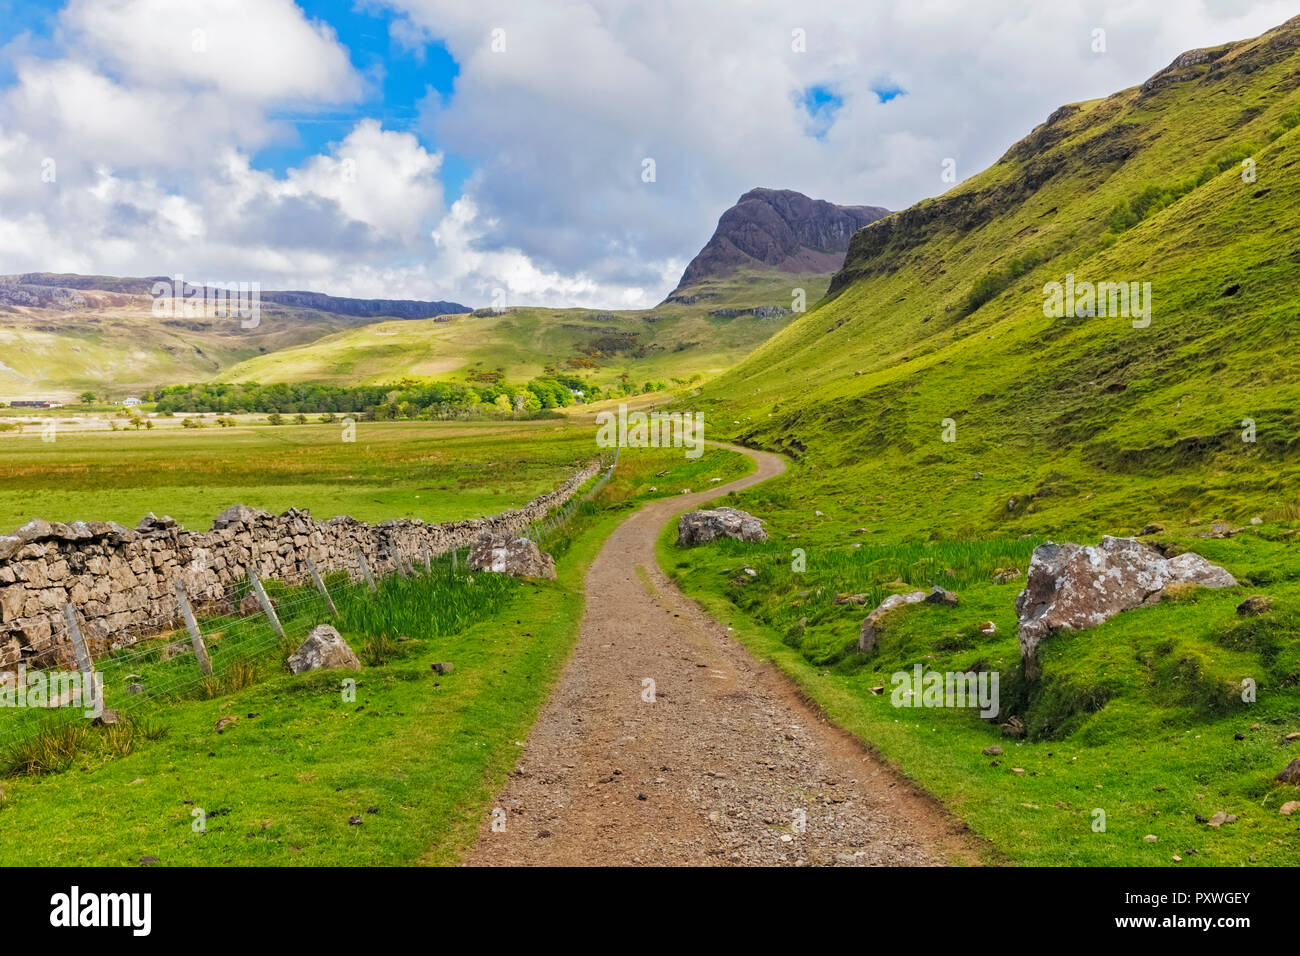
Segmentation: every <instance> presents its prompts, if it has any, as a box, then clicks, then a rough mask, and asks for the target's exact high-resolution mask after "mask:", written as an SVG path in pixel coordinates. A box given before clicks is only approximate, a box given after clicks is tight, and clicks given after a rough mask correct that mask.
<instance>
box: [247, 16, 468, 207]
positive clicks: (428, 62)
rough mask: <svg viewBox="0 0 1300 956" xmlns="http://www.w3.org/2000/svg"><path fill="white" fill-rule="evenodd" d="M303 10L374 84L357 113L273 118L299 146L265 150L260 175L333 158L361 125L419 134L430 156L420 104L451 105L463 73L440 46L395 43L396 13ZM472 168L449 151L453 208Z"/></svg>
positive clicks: (447, 175)
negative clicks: (434, 100) (431, 97)
mask: <svg viewBox="0 0 1300 956" xmlns="http://www.w3.org/2000/svg"><path fill="white" fill-rule="evenodd" d="M298 6H299V7H301V8H302V10H303V12H304V13H306V14H307V16H308V17H309V18H311V19H313V20H322V21H324V22H326V23H328V24H329V25H330V26H331V27H333V28H334V30H335V32H336V33H337V34H338V38H339V42H341V43H342V44H343V45H344V46H346V47H347V49H348V51H349V53H350V55H351V59H352V65H353V67H355V68H356V70H357V72H358V73H360V74H362V75H363V76H365V77H366V78H367V80H369V83H368V87H367V91H366V93H367V95H366V97H365V99H363V100H362V101H360V102H358V103H356V104H354V105H353V106H352V107H351V108H350V109H347V110H340V111H332V112H328V113H317V114H290V113H283V114H278V115H277V114H273V116H274V117H275V118H276V119H280V120H283V121H287V122H291V123H292V124H293V125H294V126H295V127H296V129H297V139H296V142H289V143H283V144H280V145H277V146H275V147H271V148H268V149H263V150H260V151H259V152H258V153H256V154H255V155H254V156H253V165H254V166H255V167H256V168H259V169H267V170H272V171H274V172H276V173H278V174H283V173H284V171H285V170H286V169H288V168H289V167H292V166H296V165H298V164H299V163H301V162H302V161H303V160H304V159H306V158H307V157H309V156H312V155H315V154H317V153H323V152H325V151H326V148H327V146H328V145H329V144H330V143H336V142H338V141H340V140H341V139H343V137H345V136H346V135H347V134H348V132H349V131H351V129H352V127H353V126H355V125H356V122H357V120H359V119H361V118H362V117H366V116H369V117H374V118H376V119H378V120H380V122H382V123H383V125H384V128H385V129H391V130H397V131H398V132H409V133H414V134H415V135H416V136H417V137H419V138H420V139H421V141H422V142H423V143H424V145H425V146H426V147H428V148H430V149H439V148H440V147H439V146H438V144H437V143H431V142H428V141H427V139H426V137H424V136H422V135H421V132H420V129H419V123H418V120H419V108H420V101H421V100H423V99H424V98H425V96H427V95H428V93H429V91H430V90H432V91H434V92H436V93H438V94H439V95H441V96H443V97H445V98H447V99H450V98H451V96H452V93H453V92H454V87H455V82H456V77H457V75H458V74H459V73H460V67H459V66H458V65H457V63H456V61H455V59H453V58H452V55H451V54H450V53H448V52H447V48H446V46H445V45H443V44H442V43H439V42H431V43H427V44H425V45H423V46H420V47H419V48H418V49H410V48H407V47H406V46H404V45H403V44H402V43H400V42H398V41H396V40H394V39H393V36H392V33H391V31H390V29H389V27H390V25H391V24H392V22H393V18H392V15H391V13H390V11H388V10H386V9H382V8H379V7H376V6H373V5H371V4H367V3H364V2H361V3H357V2H354V0H298ZM469 173H470V168H469V166H468V164H467V163H466V162H465V161H464V160H463V159H461V158H460V157H459V156H457V155H456V154H454V153H451V152H447V151H444V157H443V165H442V172H441V177H442V180H443V185H444V187H445V189H446V191H447V200H448V201H449V202H450V201H453V200H455V199H457V198H459V196H460V195H461V191H462V189H463V188H464V184H465V180H466V179H467V178H468V177H469Z"/></svg>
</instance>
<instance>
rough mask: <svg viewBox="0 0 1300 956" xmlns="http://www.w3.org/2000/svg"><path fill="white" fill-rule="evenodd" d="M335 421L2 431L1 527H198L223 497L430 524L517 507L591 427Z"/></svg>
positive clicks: (585, 447) (573, 453)
mask: <svg viewBox="0 0 1300 956" xmlns="http://www.w3.org/2000/svg"><path fill="white" fill-rule="evenodd" d="M341 435H342V432H341V429H340V426H339V425H324V424H313V425H284V426H281V427H278V428H272V427H269V426H267V427H236V428H229V429H217V428H208V429H196V430H189V429H186V430H181V429H167V430H163V429H155V430H154V431H140V432H136V431H131V432H113V433H103V432H73V431H65V432H60V433H59V434H58V438H57V440H56V441H54V442H43V441H42V440H41V438H40V435H39V434H38V433H37V432H36V431H32V432H31V433H29V434H26V435H12V434H5V435H0V530H2V531H4V532H8V531H9V530H11V529H12V528H15V527H17V526H19V525H21V524H23V523H24V522H26V521H28V520H29V519H31V518H33V517H39V518H43V519H45V520H47V521H74V520H100V521H109V520H111V521H118V522H120V523H122V524H125V525H127V526H128V527H134V526H135V524H136V522H138V521H139V520H140V518H141V517H142V516H144V515H145V514H146V513H148V512H150V511H152V512H154V513H156V514H170V515H171V516H172V517H173V518H175V519H176V520H178V521H179V522H181V524H183V525H185V526H186V527H187V528H189V529H191V530H207V528H208V527H209V526H210V525H211V522H212V519H213V518H214V517H216V516H217V514H219V513H220V512H221V511H222V510H224V509H225V508H226V507H228V506H230V505H232V504H246V505H250V506H252V507H257V508H263V509H265V510H267V511H272V512H277V513H278V512H281V511H284V510H285V509H287V508H290V507H295V508H307V509H310V510H311V512H312V513H313V514H314V515H315V516H316V517H317V518H321V519H324V518H330V517H333V516H334V515H339V514H350V515H352V516H353V517H354V518H358V519H360V520H363V521H371V522H376V521H384V520H388V519H390V518H402V517H411V518H420V519H423V520H425V521H431V522H438V521H448V520H458V519H463V518H474V517H482V516H484V515H489V514H495V513H497V512H500V511H505V510H507V509H510V508H517V507H519V506H521V505H523V504H525V503H526V502H528V501H529V500H531V499H532V498H534V497H536V496H537V495H539V494H543V493H544V492H547V491H550V490H552V489H554V488H555V487H556V486H557V485H559V484H560V483H561V482H562V481H564V480H565V479H566V478H567V477H569V476H570V475H571V474H572V473H573V472H574V471H576V470H577V469H578V468H580V467H581V466H582V465H584V464H586V463H587V462H589V461H591V460H592V459H593V458H595V457H596V456H597V455H598V454H599V452H600V449H599V448H597V447H596V445H595V439H594V429H586V428H575V427H571V426H570V425H569V423H567V422H565V421H559V422H520V423H513V424H509V425H479V424H472V423H454V422H370V423H368V422H360V423H358V424H357V426H356V441H355V442H352V443H348V442H343V441H342V440H341Z"/></svg>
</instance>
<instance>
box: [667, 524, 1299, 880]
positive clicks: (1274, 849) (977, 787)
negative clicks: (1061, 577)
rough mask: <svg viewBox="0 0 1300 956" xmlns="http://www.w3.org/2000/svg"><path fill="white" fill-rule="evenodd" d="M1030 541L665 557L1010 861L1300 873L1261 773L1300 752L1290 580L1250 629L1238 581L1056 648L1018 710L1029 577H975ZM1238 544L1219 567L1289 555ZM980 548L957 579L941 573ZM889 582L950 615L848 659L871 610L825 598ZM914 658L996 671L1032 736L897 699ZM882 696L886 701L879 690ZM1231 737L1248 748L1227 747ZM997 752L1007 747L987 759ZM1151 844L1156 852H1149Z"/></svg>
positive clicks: (892, 621)
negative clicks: (929, 591) (936, 601)
mask: <svg viewBox="0 0 1300 956" xmlns="http://www.w3.org/2000/svg"><path fill="white" fill-rule="evenodd" d="M794 543H798V542H794ZM1030 544H1031V543H1024V544H1019V543H1016V544H1012V543H1010V542H1002V543H998V542H989V543H987V545H986V546H984V545H981V546H976V547H975V548H971V547H970V546H968V545H965V544H962V545H957V546H949V545H947V544H941V545H937V546H935V547H934V548H933V549H930V548H918V547H917V546H904V547H900V548H899V549H898V551H897V553H895V554H893V555H890V554H889V553H888V551H887V549H883V550H873V551H871V552H868V553H864V554H858V553H848V552H843V551H838V552H837V551H831V550H830V549H829V548H826V547H818V546H817V545H816V543H815V542H809V541H805V542H802V546H803V547H805V548H806V549H807V555H808V570H807V572H806V573H804V574H802V575H797V574H791V572H790V570H789V565H790V561H791V558H790V550H791V548H790V546H789V545H787V544H784V543H783V544H780V545H776V544H769V545H767V546H757V547H755V546H743V545H740V544H737V543H731V542H724V543H722V544H720V545H717V546H708V547H704V548H696V549H692V550H690V551H684V550H682V549H679V548H677V546H676V544H675V529H674V528H670V529H668V530H667V531H666V532H665V534H664V535H663V537H662V538H661V539H660V541H659V543H658V553H659V557H660V563H661V565H662V566H663V567H664V568H665V570H666V571H668V572H669V573H670V574H672V575H674V576H675V577H676V579H677V580H678V583H679V584H680V585H681V586H682V587H683V588H684V589H685V590H686V592H687V593H688V594H690V595H691V596H692V597H694V598H696V599H697V600H699V601H700V603H701V604H702V605H703V606H704V607H705V608H706V609H707V610H709V611H710V612H711V613H712V614H713V615H714V616H715V617H717V619H718V620H720V621H722V622H724V623H726V624H728V625H729V626H731V627H732V628H734V632H735V634H736V635H737V636H738V637H739V639H740V640H741V641H742V642H744V643H745V645H746V646H747V647H749V649H750V650H751V651H753V652H754V653H755V654H757V655H758V656H759V657H761V658H765V659H769V660H771V661H773V662H774V663H775V664H776V665H777V666H779V667H780V668H781V670H783V671H784V672H785V673H786V674H788V675H789V676H790V677H791V678H792V679H793V680H794V681H795V682H797V683H798V684H799V685H800V686H801V687H802V688H803V690H804V691H805V692H806V693H807V694H808V695H809V696H810V697H811V698H812V700H814V701H815V702H816V703H817V705H818V706H820V707H821V708H823V709H824V710H825V712H826V713H827V714H828V716H829V717H830V718H831V719H832V720H834V721H835V722H836V723H838V724H840V725H841V726H843V727H845V728H846V729H847V730H849V731H850V732H851V733H853V734H855V735H857V736H858V737H860V738H861V739H863V740H864V741H866V742H867V743H869V744H870V745H871V746H872V747H873V748H874V749H876V750H877V751H878V752H880V753H881V754H882V755H883V756H884V757H885V758H886V759H888V760H889V761H890V762H891V763H893V764H894V765H895V766H897V767H898V768H899V769H900V770H901V771H902V772H903V773H904V774H905V775H906V776H908V777H909V778H911V779H913V780H915V781H917V782H918V783H920V784H921V785H922V786H923V787H924V788H926V789H927V790H929V791H930V792H931V793H933V794H935V795H936V796H937V797H939V798H940V800H942V801H943V803H944V805H945V806H947V807H948V808H949V809H951V810H952V811H953V812H954V813H956V814H957V815H958V816H960V817H961V818H962V819H963V820H965V821H966V822H967V823H969V824H970V826H971V827H972V828H973V829H974V830H975V831H976V832H977V833H979V834H980V835H981V836H983V837H985V838H987V839H988V840H989V841H990V843H991V844H992V845H993V846H994V847H995V848H996V849H997V851H998V852H999V853H1000V854H1002V855H1003V856H1004V857H1005V858H1006V859H1007V860H1008V861H1010V862H1013V863H1017V864H1022V865H1091V866H1100V865H1107V866H1113V865H1118V866H1164V865H1171V866H1172V865H1184V866H1187V865H1206V866H1238V865H1254V864H1259V865H1278V866H1295V865H1297V864H1300V839H1298V838H1300V822H1297V821H1296V819H1295V817H1286V816H1281V815H1280V814H1279V813H1278V808H1279V807H1280V806H1281V805H1282V803H1284V802H1286V801H1287V800H1294V799H1298V798H1300V788H1296V787H1280V786H1276V785H1275V784H1274V783H1273V780H1272V778H1273V776H1274V775H1275V774H1276V773H1277V772H1278V771H1279V770H1280V769H1281V768H1282V767H1284V766H1285V765H1286V764H1287V763H1288V762H1289V761H1290V760H1291V759H1292V758H1293V757H1295V756H1296V755H1297V753H1298V752H1297V750H1296V745H1294V744H1291V745H1288V744H1287V743H1286V742H1285V740H1284V737H1285V735H1286V734H1287V733H1289V732H1292V731H1295V730H1297V729H1300V702H1298V701H1297V697H1296V694H1295V684H1296V682H1297V680H1298V679H1300V619H1298V616H1297V613H1296V612H1297V609H1300V580H1296V579H1294V578H1292V579H1288V580H1287V581H1285V583H1280V582H1275V583H1274V585H1273V586H1272V587H1271V588H1270V589H1269V593H1270V594H1273V595H1274V597H1275V600H1276V601H1277V606H1276V607H1275V609H1274V611H1273V612H1271V613H1270V614H1269V615H1267V616H1265V617H1261V618H1253V619H1239V618H1238V617H1237V616H1236V614H1235V612H1234V607H1235V605H1236V604H1237V603H1238V602H1239V601H1240V600H1241V599H1242V597H1243V595H1244V594H1246V593H1247V592H1248V590H1249V589H1247V588H1239V589H1234V590H1233V591H1231V592H1211V591H1201V592H1196V593H1195V594H1194V595H1193V596H1192V597H1191V598H1190V599H1187V600H1181V601H1177V602H1167V603H1163V604H1160V605H1158V606H1155V607H1151V608H1144V609H1141V610H1138V611H1132V612H1128V613H1126V614H1121V615H1120V616H1118V617H1116V618H1114V619H1113V620H1111V621H1110V622H1107V623H1106V624H1104V625H1102V626H1101V627H1098V628H1096V629H1094V630H1091V631H1087V632H1082V633H1079V634H1074V635H1070V636H1068V637H1066V638H1061V639H1057V640H1053V641H1049V642H1048V643H1047V644H1046V645H1045V651H1046V653H1045V656H1044V659H1043V666H1044V672H1045V675H1046V676H1045V682H1044V686H1043V688H1042V689H1041V691H1040V692H1039V693H1038V694H1037V695H1036V696H1035V698H1034V700H1033V702H1032V703H1031V704H1029V705H1028V706H1027V707H1026V706H1025V701H1024V700H1023V698H1020V699H1018V695H1021V694H1023V687H1022V686H1020V685H1019V680H1020V678H1019V674H1018V667H1019V653H1018V648H1017V644H1016V637H1015V623H1016V617H1015V613H1014V610H1013V608H1012V602H1013V600H1014V597H1015V594H1016V593H1017V591H1018V590H1019V589H1020V587H1021V586H1023V577H1022V578H1021V579H1020V582H1019V583H1011V584H995V583H993V582H992V580H991V575H989V576H985V574H984V571H986V570H989V565H991V564H996V563H998V562H1000V561H1003V560H1005V559H1006V558H1012V559H1013V560H1014V559H1015V558H1017V557H1018V556H1023V555H1027V553H1028V548H1029V547H1030ZM1236 545H1237V542H1235V541H1234V542H1231V543H1229V545H1228V546H1227V547H1223V548H1221V549H1220V550H1221V551H1223V552H1224V553H1233V552H1235V554H1236V558H1237V559H1236V560H1228V561H1227V563H1228V566H1229V567H1232V568H1234V569H1235V570H1237V571H1238V572H1241V571H1242V570H1243V567H1244V568H1245V569H1247V570H1249V569H1250V568H1251V567H1252V566H1253V564H1254V562H1259V565H1258V566H1260V567H1263V566H1266V565H1267V563H1268V562H1270V561H1274V560H1276V558H1277V556H1278V554H1279V553H1280V550H1281V549H1280V548H1279V547H1278V546H1277V545H1276V544H1270V543H1268V542H1264V541H1262V540H1260V541H1252V542H1249V545H1248V548H1244V547H1243V548H1238V547H1236ZM972 550H973V551H974V552H975V553H974V554H973V555H972V557H973V558H974V560H973V561H972V562H971V563H970V564H969V565H967V569H968V570H967V571H964V572H962V573H960V574H958V575H956V576H952V575H945V574H944V573H943V571H944V570H945V565H947V564H958V563H959V561H960V558H961V557H962V556H963V555H966V554H970V553H971V551H972ZM929 551H933V554H932V555H931V554H927V553H926V552H929ZM1017 552H1019V555H1017ZM1242 552H1245V553H1244V554H1243V553H1242ZM918 555H919V557H918ZM931 557H934V558H939V559H940V560H938V561H937V562H931V560H930V558H931ZM1216 557H1219V555H1216ZM742 565H743V566H747V567H751V568H754V569H755V570H757V571H758V572H759V574H758V576H757V577H756V578H754V579H753V582H752V583H749V584H745V585H731V584H729V582H730V581H732V580H735V579H737V578H738V577H742V576H740V575H738V574H737V572H738V570H739V568H740V567H741V566H742ZM1021 567H1023V564H1022V565H1021ZM927 568H933V569H934V570H932V571H927ZM974 569H978V571H975V570H974ZM900 573H901V575H902V577H903V578H904V579H905V581H906V583H907V584H908V585H909V586H916V587H924V586H927V585H929V584H934V583H938V584H943V585H945V586H947V587H949V588H953V587H954V586H956V589H957V590H958V593H959V594H960V600H961V603H960V604H959V605H958V606H957V607H956V608H948V607H939V606H927V605H920V606H914V607H909V608H907V609H905V610H903V611H901V612H897V613H896V614H895V615H893V616H891V617H890V618H889V619H888V620H887V621H886V625H885V628H884V631H883V634H882V637H881V645H880V649H879V652H878V653H877V654H875V655H860V654H858V653H857V652H856V647H855V645H856V638H857V631H858V627H859V625H860V624H861V622H862V618H863V617H864V616H865V614H866V612H867V611H869V610H870V609H871V606H873V605H869V606H866V607H858V606H854V605H835V604H834V603H833V599H834V597H835V594H836V593H841V592H844V591H848V592H851V593H861V592H862V591H863V590H868V589H870V588H873V587H874V588H875V589H876V591H877V594H882V593H888V592H890V591H894V590H903V589H904V588H903V587H901V586H898V585H894V586H890V582H891V581H892V579H893V578H894V577H895V576H896V575H898V574H900ZM799 584H802V585H803V587H802V588H798V585H799ZM794 588H798V590H792V589H794ZM801 594H802V595H803V596H802V597H800V595H801ZM873 600H874V597H873ZM805 617H806V618H807V623H806V626H805V627H799V626H798V621H799V618H805ZM984 620H992V621H993V622H994V623H995V624H996V625H997V631H996V632H995V633H994V634H993V635H992V636H986V635H983V634H981V633H980V632H979V629H978V626H979V624H980V622H982V621H984ZM917 663H920V664H922V665H923V667H924V668H925V669H926V670H937V671H967V670H982V671H997V672H999V673H1000V696H1001V701H1002V705H1003V707H1004V708H1008V707H1015V708H1018V709H1017V712H1018V713H1022V714H1024V715H1025V718H1026V721H1027V723H1028V726H1029V729H1030V735H1031V736H1030V738H1028V739H1025V740H1014V739H1011V738H1008V737H1004V736H1002V735H1001V733H1000V731H999V730H998V727H997V726H996V724H995V723H992V722H987V721H983V720H981V719H980V718H979V717H978V716H977V715H976V714H975V713H973V712H970V711H958V710H954V709H942V708H940V709H934V708H902V709H900V708H896V707H894V706H892V704H891V700H890V692H891V690H892V689H893V687H894V685H893V683H892V681H891V676H892V674H893V673H895V672H897V671H904V672H907V673H910V672H911V671H912V668H913V666H914V665H915V664H917ZM1247 676H1250V677H1253V678H1254V679H1255V680H1256V681H1257V682H1258V685H1259V697H1258V702H1257V703H1255V704H1250V705H1248V704H1245V703H1243V702H1242V701H1241V698H1240V687H1241V684H1240V682H1241V680H1242V678H1243V677H1247ZM875 687H883V688H884V692H883V693H882V694H880V695H876V694H873V693H872V692H871V688H875ZM1098 703H1101V704H1102V706H1097V705H1098ZM1004 713H1005V711H1004ZM1255 724H1258V725H1259V728H1258V729H1256V730H1252V729H1251V728H1252V726H1253V725H1255ZM1237 733H1242V734H1244V736H1245V739H1244V740H1241V741H1238V740H1236V739H1234V735H1235V734H1237ZM994 744H997V745H1000V746H1002V747H1003V748H1004V750H1005V753H1004V754H1003V755H1002V756H1001V757H996V758H994V757H988V756H984V755H983V754H982V751H983V749H984V748H985V747H988V746H991V745H994ZM1012 768H1020V769H1022V770H1024V771H1025V773H1024V774H1023V775H1018V774H1015V773H1014V772H1013V771H1012ZM1027 804H1028V806H1026V805H1027ZM1095 809H1102V810H1104V811H1105V814H1106V830H1105V832H1102V833H1099V832H1094V830H1093V828H1092V825H1093V821H1094V815H1093V811H1094V810H1095ZM1220 810H1222V811H1224V812H1227V813H1233V814H1236V815H1237V817H1238V821H1237V822H1236V823H1235V824H1231V825H1228V826H1224V827H1222V828H1219V829H1213V828H1210V827H1207V826H1205V825H1204V824H1201V823H1198V822H1196V820H1195V815H1196V814H1201V815H1202V816H1203V817H1205V818H1209V817H1211V816H1212V815H1213V814H1214V813H1215V812H1217V811H1220ZM1148 834H1154V835H1155V836H1157V837H1158V838H1159V840H1158V842H1157V843H1154V844H1151V843H1147V842H1145V841H1144V839H1143V838H1144V837H1145V836H1146V835H1148ZM1175 855H1178V856H1180V857H1182V863H1181V864H1175V862H1174V860H1173V857H1174V856H1175Z"/></svg>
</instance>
